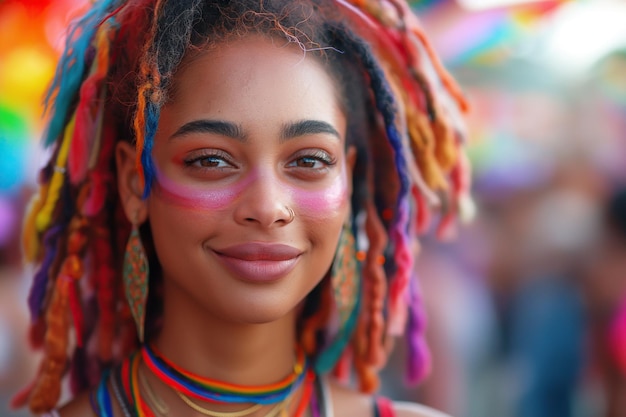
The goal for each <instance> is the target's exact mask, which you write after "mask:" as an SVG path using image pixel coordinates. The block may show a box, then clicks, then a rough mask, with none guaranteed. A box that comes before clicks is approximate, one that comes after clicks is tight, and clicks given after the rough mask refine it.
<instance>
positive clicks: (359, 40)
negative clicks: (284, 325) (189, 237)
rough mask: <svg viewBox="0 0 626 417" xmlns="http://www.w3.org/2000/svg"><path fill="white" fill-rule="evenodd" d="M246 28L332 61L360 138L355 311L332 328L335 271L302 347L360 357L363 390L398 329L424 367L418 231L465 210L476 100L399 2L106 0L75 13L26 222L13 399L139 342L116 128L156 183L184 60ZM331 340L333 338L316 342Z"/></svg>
mask: <svg viewBox="0 0 626 417" xmlns="http://www.w3.org/2000/svg"><path fill="white" fill-rule="evenodd" d="M248 35H262V36H267V37H271V38H272V39H274V40H279V41H282V42H285V43H291V44H294V45H296V46H298V47H299V48H300V49H301V50H302V54H303V56H311V57H312V58H313V59H317V60H319V61H320V62H321V63H322V64H323V65H324V66H325V68H326V69H327V70H328V73H329V74H330V75H331V76H332V78H333V80H334V81H335V82H336V84H337V88H338V90H339V93H340V96H341V99H342V103H341V105H342V106H343V110H344V111H345V112H346V115H347V119H348V133H347V144H348V145H349V146H354V147H355V148H356V150H357V161H356V166H355V174H354V175H353V178H354V180H353V181H354V183H353V184H352V189H353V190H354V191H353V195H352V201H351V203H352V214H351V215H352V219H351V220H352V221H351V223H352V225H353V227H354V228H355V230H354V231H355V233H354V234H355V237H356V248H357V250H358V251H357V260H358V261H359V262H360V264H361V268H360V269H361V273H362V285H361V291H360V293H359V294H358V297H359V300H358V301H359V302H358V306H359V310H358V312H359V314H358V317H357V319H356V320H355V321H354V322H353V323H351V325H350V328H349V329H348V330H345V332H346V333H345V334H342V335H337V334H333V330H332V327H333V326H331V325H330V323H332V322H333V320H334V315H336V313H337V312H336V311H335V309H334V307H333V305H332V303H333V301H332V296H331V295H330V292H331V291H332V288H331V285H330V284H329V281H330V280H329V277H328V276H327V277H325V278H324V279H323V280H322V281H321V282H320V284H319V285H318V286H317V287H316V288H315V289H314V290H313V291H312V292H311V294H309V295H308V297H307V299H306V302H305V306H304V309H303V312H302V314H301V316H300V317H299V319H298V323H297V326H298V328H297V334H298V337H299V339H300V340H299V342H300V344H301V346H302V347H303V349H304V350H305V351H306V353H307V355H308V356H309V357H310V359H311V363H312V365H313V367H314V369H316V370H318V371H319V370H327V369H333V368H334V370H335V375H337V376H338V377H346V376H347V374H349V373H350V372H351V369H352V370H353V371H354V373H355V375H356V377H357V380H358V383H359V388H360V389H361V390H362V391H366V392H371V391H374V390H375V389H376V388H377V385H378V377H377V375H378V371H379V370H380V369H381V368H382V367H383V366H384V364H385V361H386V358H387V355H388V354H389V348H390V346H391V340H392V339H393V338H394V337H395V336H398V335H401V334H403V333H405V332H406V333H408V334H407V341H408V352H409V356H408V362H409V366H408V370H409V371H408V375H407V377H408V379H409V380H410V381H417V380H420V379H421V378H423V377H424V375H425V374H427V372H428V369H429V360H428V351H427V349H426V345H425V343H424V340H423V336H424V334H423V333H424V326H425V318H424V314H423V306H422V305H421V301H420V299H421V295H420V293H419V285H418V283H417V282H416V279H415V277H414V276H413V270H414V268H413V263H414V259H415V256H416V255H417V253H416V252H417V250H416V249H415V247H416V242H417V236H418V235H419V234H420V233H422V232H425V231H426V230H428V227H429V221H430V219H432V218H436V216H435V215H434V213H435V212H439V213H440V214H439V217H440V218H441V221H440V223H439V225H438V226H437V229H436V231H437V234H439V235H440V236H445V235H447V234H449V233H450V229H451V227H453V224H454V222H453V220H454V218H455V217H457V216H458V215H460V216H461V217H465V216H466V212H468V211H470V210H466V209H467V208H469V207H471V205H470V199H469V186H470V185H469V176H470V175H469V166H468V163H467V158H466V157H465V155H464V152H463V144H464V140H465V139H464V138H465V130H464V127H463V117H462V116H463V113H464V112H466V110H467V103H466V102H465V100H464V98H463V96H462V94H461V92H460V89H459V88H458V86H457V85H456V83H455V82H454V80H453V79H452V77H451V76H450V75H449V74H448V73H447V72H446V71H445V69H444V68H443V66H442V65H441V63H440V62H439V60H438V58H437V56H436V54H435V53H434V51H433V48H432V47H431V45H430V44H429V42H428V40H427V38H426V36H425V35H424V33H423V31H422V28H421V26H420V24H419V21H418V20H417V18H416V17H415V15H414V14H413V13H412V12H411V10H410V7H409V5H408V4H407V3H406V2H405V0H289V1H287V0H239V1H226V0H125V1H124V0H98V1H95V2H93V5H92V7H91V9H90V10H89V11H88V12H87V13H86V14H85V15H84V16H83V17H82V18H81V19H80V20H78V21H77V22H75V23H74V24H73V26H72V28H71V29H70V31H69V35H68V38H67V45H66V49H65V52H64V54H63V55H62V57H61V60H60V62H59V65H58V68H57V72H56V74H55V77H54V80H53V82H52V85H51V87H50V89H49V93H48V95H47V97H46V106H47V109H48V114H49V116H50V121H49V124H48V127H47V130H46V132H45V136H44V144H45V146H48V147H50V148H51V152H50V153H51V155H52V157H51V159H50V160H49V162H48V164H47V165H46V166H45V167H44V168H43V169H42V170H41V172H40V175H39V183H40V187H39V191H38V193H37V195H36V196H35V197H34V198H33V200H32V202H31V205H30V208H29V212H28V214H27V216H26V219H25V222H24V228H23V248H24V253H25V257H26V259H27V261H29V262H31V263H33V264H35V265H37V266H38V268H39V269H38V272H37V273H36V275H35V278H34V280H33V284H32V288H31V292H30V295H29V298H28V303H29V308H30V312H31V317H32V325H31V331H30V339H31V342H32V345H33V346H34V347H35V348H39V349H41V350H42V351H43V359H42V364H41V366H40V369H39V371H38V374H37V376H36V377H35V380H34V382H33V384H31V385H30V386H28V387H26V388H25V389H24V390H23V391H22V392H20V393H19V394H18V395H17V396H16V397H15V399H14V403H13V405H14V406H22V405H26V404H28V405H29V407H30V408H31V410H32V411H33V412H35V413H41V412H46V411H49V410H51V409H52V408H54V407H55V405H56V404H57V402H58V400H59V393H60V389H61V388H60V387H61V382H62V380H63V378H64V377H65V376H66V375H69V378H70V380H71V381H70V382H71V384H70V385H71V387H72V389H73V391H75V392H76V391H79V390H81V389H84V388H87V387H93V386H95V385H97V383H98V381H100V380H101V375H102V373H103V372H105V371H106V369H109V368H110V367H111V366H114V365H115V364H118V363H120V362H121V361H122V360H123V359H124V358H125V357H127V356H128V355H130V354H131V353H132V352H133V351H134V350H136V349H137V347H138V340H137V336H136V331H135V328H134V323H133V320H132V315H131V312H130V308H129V306H128V304H127V302H126V300H125V297H124V296H123V285H122V274H121V265H122V259H123V253H122V251H123V248H124V246H125V245H124V242H125V240H126V239H127V237H128V235H129V233H130V223H129V222H128V220H127V219H126V218H125V217H124V213H123V211H122V209H121V203H120V201H119V197H118V193H117V188H116V187H117V186H116V172H115V163H114V150H115V145H116V142H117V141H120V140H127V141H130V142H132V143H134V144H135V147H136V150H137V161H136V164H137V168H138V171H139V172H140V177H141V184H142V186H143V193H144V198H147V197H148V196H149V195H150V192H151V186H152V183H153V181H154V178H155V167H154V163H153V160H152V148H153V145H154V137H155V133H156V130H157V126H158V123H159V117H160V112H161V108H162V106H163V105H164V104H165V103H167V102H168V100H175V99H176V74H177V71H178V69H179V68H180V67H181V64H182V63H184V62H185V60H186V59H188V58H189V57H193V56H194V54H198V53H202V51H206V50H208V49H211V48H213V47H215V46H217V45H219V44H221V43H223V42H228V41H231V40H236V39H239V38H242V37H245V36H248ZM141 233H142V235H143V240H144V243H145V244H146V246H147V250H148V257H149V260H150V270H151V283H150V285H151V288H150V291H149V294H150V296H149V299H148V313H147V317H146V320H147V322H146V336H145V338H146V340H147V341H149V340H150V337H151V335H153V334H154V331H156V330H157V329H158V326H159V316H160V307H159V306H160V298H161V293H160V291H159V285H160V276H159V271H160V268H159V265H158V259H156V256H155V254H154V253H153V252H154V251H153V250H151V240H150V234H149V230H148V229H145V228H144V230H141ZM334 340H341V341H342V342H341V345H337V344H333V342H332V341H334ZM329 349H334V350H336V351H337V352H338V353H339V354H338V355H335V354H334V353H333V354H332V355H330V354H327V355H324V354H323V353H324V352H327V351H328V350H329ZM317 358H332V359H320V361H318V362H316V359H317ZM324 361H325V362H326V363H322V362H324Z"/></svg>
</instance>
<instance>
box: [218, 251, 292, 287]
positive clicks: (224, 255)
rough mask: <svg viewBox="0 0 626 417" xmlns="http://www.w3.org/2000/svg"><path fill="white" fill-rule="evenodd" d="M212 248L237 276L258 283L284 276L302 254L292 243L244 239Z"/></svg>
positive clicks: (223, 263)
mask: <svg viewBox="0 0 626 417" xmlns="http://www.w3.org/2000/svg"><path fill="white" fill-rule="evenodd" d="M213 252H214V253H215V254H216V255H217V258H218V260H219V261H220V262H221V263H222V265H224V266H225V267H226V268H227V269H228V270H230V271H231V272H232V273H233V274H234V275H236V276H237V277H238V278H241V279H242V280H244V281H250V282H258V283H263V282H271V281H275V280H278V279H280V278H282V277H284V276H285V275H287V274H288V273H289V272H291V270H293V268H294V267H295V266H296V264H297V262H298V260H299V259H300V255H301V254H302V251H301V250H299V249H297V248H294V247H292V246H288V245H282V244H274V243H244V244H240V245H233V246H229V247H226V248H222V249H219V250H215V249H214V250H213Z"/></svg>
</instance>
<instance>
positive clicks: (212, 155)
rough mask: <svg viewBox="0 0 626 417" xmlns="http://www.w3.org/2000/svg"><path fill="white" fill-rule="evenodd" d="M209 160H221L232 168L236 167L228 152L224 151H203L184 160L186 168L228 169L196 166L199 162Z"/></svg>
mask: <svg viewBox="0 0 626 417" xmlns="http://www.w3.org/2000/svg"><path fill="white" fill-rule="evenodd" d="M207 159H213V160H219V161H222V162H225V163H226V164H228V165H229V166H230V167H232V166H235V164H234V163H233V162H232V160H231V158H230V155H228V154H227V153H226V152H223V151H202V152H201V153H199V154H196V155H193V156H190V157H189V158H187V159H184V160H183V163H184V164H185V166H186V167H189V168H198V169H226V168H228V167H211V166H202V165H201V164H200V165H195V164H196V163H198V162H201V161H203V160H207Z"/></svg>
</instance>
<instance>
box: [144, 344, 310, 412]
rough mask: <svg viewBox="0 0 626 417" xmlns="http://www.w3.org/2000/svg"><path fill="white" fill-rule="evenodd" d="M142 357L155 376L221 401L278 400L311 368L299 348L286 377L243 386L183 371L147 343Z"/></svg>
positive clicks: (191, 393)
mask: <svg viewBox="0 0 626 417" xmlns="http://www.w3.org/2000/svg"><path fill="white" fill-rule="evenodd" d="M141 356H142V359H143V361H144V363H145V364H146V366H147V367H148V368H149V369H150V370H151V371H152V372H153V373H154V375H156V376H157V377H158V378H159V379H160V380H161V381H163V383H164V384H166V385H168V386H170V387H172V388H173V389H174V390H176V391H179V392H181V393H183V394H184V395H186V396H188V397H191V398H195V399H197V400H201V401H208V402H220V403H234V404H241V403H257V404H263V405H268V404H276V403H279V402H281V401H283V400H284V399H285V398H287V397H288V396H289V394H291V393H292V392H293V391H294V390H296V389H297V388H298V387H299V386H300V384H302V382H303V381H304V379H305V377H306V375H307V372H306V371H307V368H308V363H307V360H306V356H305V355H304V352H303V351H302V350H301V349H300V350H298V353H297V360H296V363H295V365H294V370H293V372H292V373H291V374H289V375H288V376H287V377H285V378H284V379H283V380H281V381H279V382H276V383H274V384H268V385H260V386H244V385H236V384H230V383H227V382H223V381H218V380H215V379H210V378H205V377H202V376H199V375H196V374H194V373H192V372H189V371H187V370H184V369H182V368H180V367H179V366H177V365H175V364H173V363H172V362H170V361H169V360H167V359H166V358H165V357H163V355H161V354H160V353H159V352H158V351H157V350H156V348H155V347H154V346H148V345H144V346H143V347H142V349H141Z"/></svg>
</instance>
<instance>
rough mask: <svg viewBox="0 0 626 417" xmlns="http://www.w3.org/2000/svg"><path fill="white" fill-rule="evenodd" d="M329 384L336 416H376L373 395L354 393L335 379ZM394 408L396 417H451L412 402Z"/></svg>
mask: <svg viewBox="0 0 626 417" xmlns="http://www.w3.org/2000/svg"><path fill="white" fill-rule="evenodd" d="M327 384H328V388H329V391H330V397H331V399H330V400H331V403H332V406H333V415H334V416H336V417H341V416H351V415H352V416H354V415H358V416H370V417H373V416H374V406H373V404H374V399H373V398H372V396H371V395H368V394H363V393H361V392H358V391H354V390H353V389H351V388H348V387H345V386H343V385H341V384H339V383H338V382H336V381H334V380H333V379H328V381H327ZM393 408H394V410H395V415H396V417H450V416H448V415H447V414H444V413H442V412H440V411H437V410H435V409H432V408H430V407H426V406H424V405H420V404H416V403H411V402H403V401H395V402H394V403H393Z"/></svg>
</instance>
